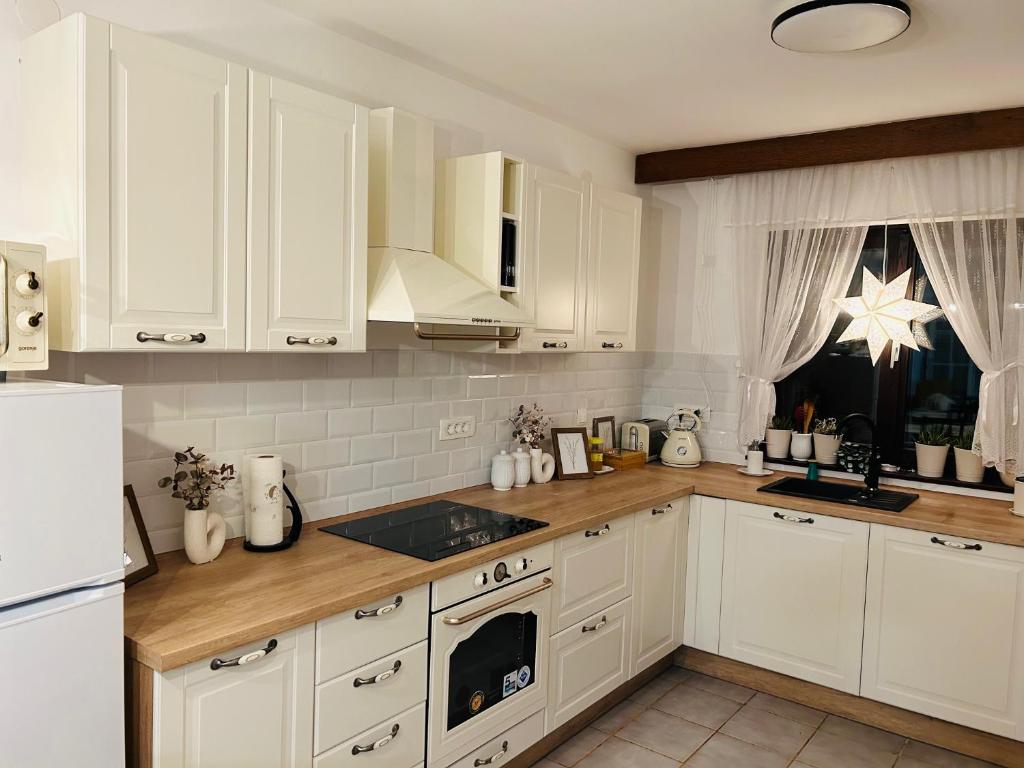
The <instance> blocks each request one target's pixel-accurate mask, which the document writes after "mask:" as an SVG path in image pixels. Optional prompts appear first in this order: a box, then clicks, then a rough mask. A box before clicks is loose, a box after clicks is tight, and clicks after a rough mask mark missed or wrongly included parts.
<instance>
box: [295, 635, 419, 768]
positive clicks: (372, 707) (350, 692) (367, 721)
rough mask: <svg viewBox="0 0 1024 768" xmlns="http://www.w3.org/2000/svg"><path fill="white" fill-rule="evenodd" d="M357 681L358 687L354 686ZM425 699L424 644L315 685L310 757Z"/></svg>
mask: <svg viewBox="0 0 1024 768" xmlns="http://www.w3.org/2000/svg"><path fill="white" fill-rule="evenodd" d="M396 665H398V669H397V671H394V672H393V674H392V675H391V676H390V677H388V678H387V679H385V680H381V681H379V682H376V683H366V682H365V681H366V680H371V679H373V678H374V677H376V676H377V675H380V674H381V673H385V674H386V673H388V672H392V671H393V670H395V666H396ZM357 680H359V681H360V684H359V685H356V681H357ZM426 698H427V642H426V641H425V640H424V641H422V642H420V643H418V644H416V645H414V646H413V647H411V648H406V649H405V650H404V651H399V652H398V653H394V654H391V655H388V656H385V657H384V658H382V659H380V660H379V661H375V662H373V663H372V664H367V665H366V666H365V667H360V668H359V669H357V670H355V671H354V672H349V673H348V674H345V675H342V676H341V677H336V678H334V679H333V680H331V681H330V682H327V683H324V684H323V685H318V686H317V689H316V721H315V725H314V731H313V745H314V754H317V755H319V754H320V753H321V752H323V751H324V750H327V749H330V748H331V747H333V746H335V745H336V744H340V743H341V742H343V741H344V740H345V739H348V738H351V737H352V736H354V735H355V734H357V733H362V732H363V731H365V730H366V729H367V728H369V727H370V726H371V725H373V724H374V723H380V722H382V721H384V720H386V719H387V718H388V717H390V716H392V715H394V714H395V713H396V712H404V711H405V710H407V709H409V708H410V707H413V706H415V705H417V704H419V703H420V702H422V701H425V700H426Z"/></svg>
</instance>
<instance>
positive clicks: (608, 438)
mask: <svg viewBox="0 0 1024 768" xmlns="http://www.w3.org/2000/svg"><path fill="white" fill-rule="evenodd" d="M591 430H592V433H593V435H594V437H600V438H601V439H602V440H604V449H605V450H606V451H607V450H614V449H615V448H618V447H619V446H618V440H616V437H615V417H614V416H599V417H598V418H596V419H594V423H593V426H592V427H591Z"/></svg>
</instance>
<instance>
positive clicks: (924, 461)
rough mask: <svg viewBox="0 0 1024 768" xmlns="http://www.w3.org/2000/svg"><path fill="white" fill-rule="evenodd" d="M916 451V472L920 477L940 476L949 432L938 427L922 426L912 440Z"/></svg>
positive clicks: (944, 464)
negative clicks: (914, 439)
mask: <svg viewBox="0 0 1024 768" xmlns="http://www.w3.org/2000/svg"><path fill="white" fill-rule="evenodd" d="M914 451H915V452H916V453H917V474H918V475H920V476H921V477H942V473H943V471H944V470H945V468H946V456H948V455H949V433H948V432H947V431H946V430H945V429H940V428H939V427H924V428H923V429H922V430H921V432H920V433H919V434H918V436H917V440H916V441H915V442H914Z"/></svg>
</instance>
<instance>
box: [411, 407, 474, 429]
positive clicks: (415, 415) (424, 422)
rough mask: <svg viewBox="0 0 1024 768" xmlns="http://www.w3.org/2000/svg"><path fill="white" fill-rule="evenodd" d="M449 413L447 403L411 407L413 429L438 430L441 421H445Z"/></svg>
mask: <svg viewBox="0 0 1024 768" xmlns="http://www.w3.org/2000/svg"><path fill="white" fill-rule="evenodd" d="M450 411H451V406H450V405H449V404H448V403H420V404H418V405H416V406H414V407H413V410H412V425H413V427H414V428H415V429H438V428H439V427H440V426H441V419H447V418H448V416H449V415H450ZM459 415H460V416H461V415H464V414H459Z"/></svg>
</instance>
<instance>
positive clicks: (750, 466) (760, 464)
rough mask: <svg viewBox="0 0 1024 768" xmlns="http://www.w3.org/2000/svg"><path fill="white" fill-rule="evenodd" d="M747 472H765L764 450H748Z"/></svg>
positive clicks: (758, 473)
mask: <svg viewBox="0 0 1024 768" xmlns="http://www.w3.org/2000/svg"><path fill="white" fill-rule="evenodd" d="M747 472H748V473H749V474H751V475H760V474H761V473H763V472H764V451H747Z"/></svg>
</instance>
